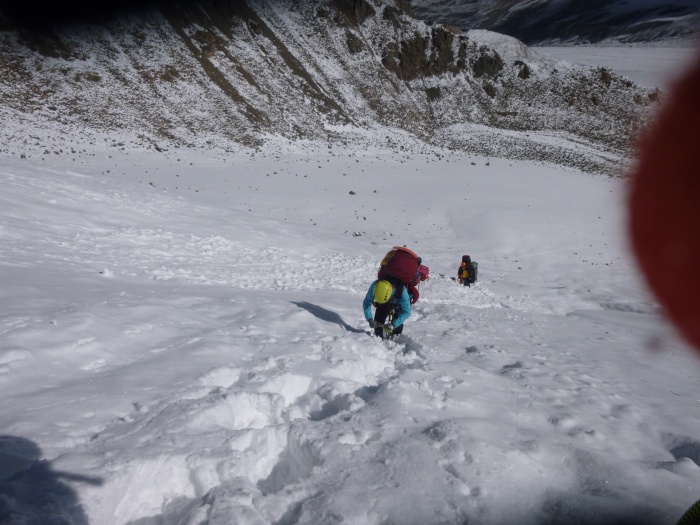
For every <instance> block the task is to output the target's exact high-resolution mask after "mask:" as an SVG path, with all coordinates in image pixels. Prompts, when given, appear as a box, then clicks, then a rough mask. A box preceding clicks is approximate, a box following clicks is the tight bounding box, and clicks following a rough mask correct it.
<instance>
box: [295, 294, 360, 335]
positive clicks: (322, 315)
mask: <svg viewBox="0 0 700 525" xmlns="http://www.w3.org/2000/svg"><path fill="white" fill-rule="evenodd" d="M292 304H295V305H297V306H298V307H299V308H303V309H304V310H306V311H307V312H309V313H310V314H313V315H314V316H316V317H318V318H319V319H320V320H321V321H326V322H328V323H333V324H337V325H340V326H341V327H342V328H343V329H345V330H347V331H348V332H352V333H355V334H363V333H365V331H364V330H360V329H359V328H355V327H354V326H350V325H349V324H348V323H346V322H345V321H343V318H342V317H340V315H338V314H337V313H336V312H333V311H331V310H327V309H325V308H323V307H322V306H318V305H315V304H311V303H307V302H306V301H301V302H296V301H292Z"/></svg>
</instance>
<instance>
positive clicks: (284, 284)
mask: <svg viewBox="0 0 700 525" xmlns="http://www.w3.org/2000/svg"><path fill="white" fill-rule="evenodd" d="M574 147H575V146H574ZM0 179H1V180H2V187H3V192H2V193H1V194H0V239H1V240H2V242H1V243H0V275H1V276H2V281H3V286H2V287H1V288H0V333H2V337H1V338H0V397H1V398H2V399H3V403H2V410H0V428H2V429H3V430H2V432H3V435H2V436H0V522H3V523H5V522H9V523H12V524H18V523H19V524H28V523H57V522H59V521H57V520H58V518H57V516H59V515H62V516H64V519H66V520H68V518H70V521H67V523H72V524H79V525H86V524H88V523H90V524H93V525H110V524H114V525H123V524H132V525H133V524H139V525H156V524H189V525H195V524H201V523H209V524H210V525H230V524H231V523H237V524H240V525H244V524H256V525H262V524H321V523H323V524H334V523H338V524H339V523H357V524H360V523H362V524H376V525H379V524H388V523H402V524H416V525H418V524H421V525H425V524H438V523H440V524H462V523H465V522H469V523H480V524H489V525H490V524H497V525H505V524H507V523H516V522H517V523H521V524H525V525H530V524H533V525H534V524H542V523H551V524H554V523H564V522H568V523H587V524H612V523H645V524H674V523H675V522H676V520H677V519H678V518H679V517H680V515H681V514H682V513H683V511H684V510H685V509H686V508H687V507H688V506H690V504H691V503H692V502H693V501H695V500H696V499H697V497H698V491H700V467H699V466H698V461H699V460H698V454H697V450H698V447H700V445H698V443H699V442H700V420H698V406H699V404H700V399H698V386H699V382H700V361H699V360H698V359H697V357H696V356H694V355H691V353H690V352H689V351H688V350H687V349H686V348H685V347H684V346H683V345H682V344H681V343H679V342H678V341H677V340H676V339H675V337H674V336H673V335H672V334H670V333H669V331H668V329H667V328H666V327H665V326H664V323H663V322H662V321H661V319H660V318H659V315H658V312H657V307H656V306H655V305H654V303H653V302H652V301H651V300H650V298H649V297H648V295H647V293H646V291H645V290H644V287H643V286H642V284H641V283H640V281H639V280H638V278H637V275H636V271H635V268H634V265H633V264H632V263H631V261H630V259H629V254H628V251H627V244H626V241H625V238H624V215H623V209H622V207H621V203H622V200H623V198H624V184H623V183H622V182H621V181H619V180H617V179H610V178H607V177H599V176H591V175H588V174H583V173H580V172H576V171H572V170H566V169H563V168H561V167H557V166H552V165H543V164H541V163H531V162H525V161H512V160H506V159H498V158H483V157H478V156H467V155H464V154H456V153H451V152H448V151H439V150H435V151H433V152H430V153H429V154H428V153H426V154H423V155H420V154H406V153H402V154H396V153H389V152H382V151H379V150H364V151H360V150H358V149H350V148H349V149H337V148H333V150H328V149H327V147H326V146H325V145H324V144H319V145H317V146H312V145H310V144H307V145H305V146H303V145H297V149H296V150H289V151H287V153H286V154H285V155H283V156H281V155H279V154H278V153H276V148H271V149H269V150H267V149H265V150H262V151H260V152H255V153H253V154H251V153H245V152H238V153H235V154H224V153H222V152H217V153H215V152H213V151H202V152H195V151H192V150H188V149H184V148H183V149H177V150H171V151H168V152H160V153H159V152H150V153H143V152H139V151H134V150H125V151H121V150H118V149H114V148H109V147H108V146H95V147H92V148H91V149H87V148H86V151H85V152H82V151H81V152H76V153H75V154H69V155H59V156H55V155H51V156H47V157H45V158H44V159H43V160H42V159H41V158H32V159H20V158H19V157H17V156H8V155H6V154H3V155H2V156H0ZM394 244H407V245H408V246H409V247H411V248H413V249H415V250H417V251H418V252H419V253H420V254H421V255H422V256H423V258H424V260H425V263H426V264H427V265H429V267H430V268H431V274H432V279H431V280H430V281H428V282H426V283H424V284H423V285H422V286H421V292H422V296H421V299H420V301H419V302H418V303H417V304H416V305H415V308H414V312H413V314H412V316H411V318H410V319H409V322H408V323H407V324H406V335H405V336H403V337H401V338H400V339H399V340H398V341H396V342H393V343H381V342H380V341H378V340H376V339H374V338H373V337H372V336H370V335H368V334H367V333H366V330H367V324H366V322H365V321H364V318H363V316H362V308H361V303H362V298H363V296H364V293H365V291H366V289H367V287H368V286H369V284H370V283H371V281H372V280H373V278H374V277H375V275H376V270H377V265H378V262H379V260H380V259H381V257H382V256H383V255H384V253H385V252H386V251H387V250H388V249H389V248H390V247H391V246H393V245H394ZM463 253H469V254H471V255H472V257H473V258H474V259H475V260H477V261H479V263H480V280H479V282H478V283H477V285H476V286H474V287H472V288H464V287H460V286H459V285H457V284H456V283H455V282H453V281H452V280H450V278H449V277H450V276H451V275H453V274H454V272H455V269H456V266H457V264H458V262H459V260H460V257H461V255H462V254H463ZM52 519H53V520H54V521H51V520H52ZM61 523H66V521H61Z"/></svg>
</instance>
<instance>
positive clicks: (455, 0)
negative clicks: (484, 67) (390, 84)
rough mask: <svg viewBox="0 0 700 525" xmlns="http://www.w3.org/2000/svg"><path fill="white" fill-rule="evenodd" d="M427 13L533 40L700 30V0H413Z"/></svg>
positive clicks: (419, 12) (663, 36) (652, 36)
mask: <svg viewBox="0 0 700 525" xmlns="http://www.w3.org/2000/svg"><path fill="white" fill-rule="evenodd" d="M411 5H412V7H413V10H414V12H415V14H416V16H418V17H419V18H421V19H425V20H433V21H438V22H443V23H451V24H454V25H456V26H458V27H460V28H461V29H463V30H468V29H476V28H479V29H489V30H491V31H496V32H499V33H504V34H507V35H512V36H514V37H517V38H519V39H520V40H522V41H523V42H526V43H528V44H530V45H532V44H552V43H558V42H565V43H589V42H590V43H595V42H600V41H603V40H614V41H617V42H653V41H657V40H667V39H675V38H689V37H693V36H697V35H698V32H699V31H700V1H699V0H670V1H669V0H635V1H634V2H630V1H627V0H596V1H591V0H516V1H513V0H411Z"/></svg>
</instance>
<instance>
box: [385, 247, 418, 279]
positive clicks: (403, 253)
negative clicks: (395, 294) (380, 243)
mask: <svg viewBox="0 0 700 525" xmlns="http://www.w3.org/2000/svg"><path fill="white" fill-rule="evenodd" d="M420 263H421V258H420V257H418V256H417V255H416V254H415V253H413V252H412V251H411V250H409V249H408V248H404V247H403V246H394V247H393V248H392V249H391V250H390V251H389V253H387V254H386V255H385V256H384V259H382V262H381V263H380V265H379V273H378V274H377V277H378V278H379V279H383V278H386V277H394V278H395V279H398V280H399V281H401V282H402V283H404V284H414V285H415V284H416V283H417V282H418V279H419V278H420V275H419V273H418V268H419V267H420Z"/></svg>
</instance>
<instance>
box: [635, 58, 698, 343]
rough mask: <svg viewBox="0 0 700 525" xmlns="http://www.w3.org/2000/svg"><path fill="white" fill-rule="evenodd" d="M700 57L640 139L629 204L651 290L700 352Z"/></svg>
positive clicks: (637, 250) (640, 261)
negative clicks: (646, 132)
mask: <svg viewBox="0 0 700 525" xmlns="http://www.w3.org/2000/svg"><path fill="white" fill-rule="evenodd" d="M699 154H700V56H698V57H696V60H695V62H694V64H693V65H692V67H691V68H690V69H689V70H688V71H687V73H686V74H685V75H684V76H683V77H682V78H681V79H680V80H678V81H677V82H676V83H675V84H674V86H673V87H672V88H671V92H670V95H669V99H668V100H667V102H666V103H665V105H664V106H663V108H662V109H661V111H660V113H659V115H658V116H657V118H656V121H655V123H654V125H653V126H652V128H651V130H650V131H649V133H648V134H647V135H646V136H645V137H644V138H643V140H642V142H641V144H640V150H639V162H638V165H637V167H636V169H635V171H634V173H633V178H632V181H631V185H632V186H631V192H630V201H629V212H630V233H631V240H632V247H633V249H634V251H635V254H636V256H637V259H638V260H639V263H640V265H641V268H642V271H643V272H644V275H645V276H646V279H647V282H648V283H649V286H650V287H651V289H652V291H653V292H654V293H655V294H656V297H657V298H658V299H659V301H660V303H661V304H662V305H663V307H664V308H665V310H666V313H667V315H668V317H669V318H670V319H671V321H672V322H673V323H674V324H675V325H676V327H677V328H678V329H679V331H680V332H681V334H682V335H683V336H684V337H685V338H686V339H687V340H688V341H689V342H690V343H691V344H692V345H693V346H694V347H695V349H696V350H697V351H699V352H700V158H698V155H699Z"/></svg>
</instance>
